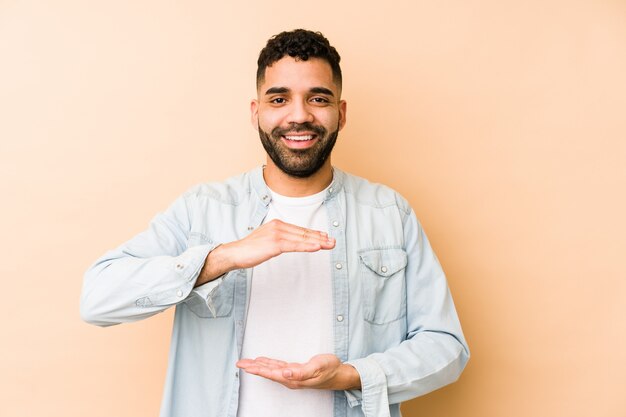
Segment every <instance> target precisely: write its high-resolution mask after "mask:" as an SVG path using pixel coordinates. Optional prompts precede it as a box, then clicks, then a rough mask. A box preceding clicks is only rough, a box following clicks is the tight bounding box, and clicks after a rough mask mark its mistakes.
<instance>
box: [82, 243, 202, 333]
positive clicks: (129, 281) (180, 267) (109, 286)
mask: <svg viewBox="0 0 626 417" xmlns="http://www.w3.org/2000/svg"><path fill="white" fill-rule="evenodd" d="M211 248H212V247H211V246H196V247H194V248H191V249H188V250H187V251H185V252H183V253H181V254H180V255H177V256H164V255H162V256H154V257H149V258H139V257H133V256H129V255H128V254H126V253H125V251H124V246H122V247H121V248H119V249H116V250H114V251H111V252H109V253H107V254H106V255H104V256H103V257H102V258H100V259H99V260H98V261H97V262H96V263H95V264H94V265H93V266H92V267H91V268H89V269H88V270H87V272H86V273H85V280H84V284H83V291H82V294H81V302H80V310H81V317H82V318H83V320H85V321H87V322H88V323H92V324H95V325H100V326H107V325H112V324H118V323H124V322H130V321H136V320H140V319H143V318H146V317H149V316H152V315H154V314H156V313H158V312H160V311H163V310H165V309H167V308H168V307H170V306H171V305H174V304H176V303H178V302H180V301H183V300H184V299H185V298H186V297H187V296H188V295H189V293H190V292H191V290H192V289H193V286H194V282H195V278H196V277H197V276H198V274H199V271H200V268H201V266H202V264H203V262H204V260H205V258H206V254H207V252H208V251H209V250H210V249H211Z"/></svg>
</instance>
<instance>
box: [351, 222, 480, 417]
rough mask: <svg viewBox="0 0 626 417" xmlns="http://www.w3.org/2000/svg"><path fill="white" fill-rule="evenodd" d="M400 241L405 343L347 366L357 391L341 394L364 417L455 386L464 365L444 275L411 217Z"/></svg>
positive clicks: (464, 346)
mask: <svg viewBox="0 0 626 417" xmlns="http://www.w3.org/2000/svg"><path fill="white" fill-rule="evenodd" d="M404 236H405V250H406V252H407V256H408V262H407V266H406V290H407V316H406V320H407V337H406V340H405V341H403V342H402V343H400V344H399V345H398V346H395V347H393V348H391V349H388V350H387V351H385V352H380V353H373V354H371V355H369V356H367V357H365V358H359V359H355V360H351V361H348V362H347V363H349V364H350V365H352V366H354V367H355V368H356V370H357V371H358V372H359V375H360V377H361V386H362V388H361V389H360V390H351V391H346V392H345V393H346V397H347V400H348V404H349V405H350V406H351V407H354V406H357V405H361V407H362V409H363V413H364V415H365V416H366V417H383V416H389V404H395V403H400V402H402V401H406V400H409V399H412V398H415V397H417V396H420V395H424V394H427V393H429V392H431V391H433V390H436V389H438V388H441V387H443V386H444V385H447V384H450V383H452V382H454V381H456V380H457V379H458V378H459V376H460V374H461V372H462V371H463V369H464V367H465V365H466V363H467V361H468V360H469V348H468V346H467V343H466V341H465V338H464V336H463V332H462V330H461V325H460V322H459V319H458V316H457V313H456V309H455V307H454V303H453V301H452V296H451V294H450V290H449V289H448V285H447V281H446V278H445V275H444V273H443V270H442V268H441V265H440V264H439V261H438V260H437V257H436V256H435V254H434V252H433V250H432V248H431V246H430V243H429V242H428V239H427V238H426V235H425V233H424V230H423V229H422V227H421V226H420V224H419V222H418V221H417V219H416V217H415V214H414V213H413V211H411V213H410V215H408V216H407V218H406V219H405V225H404Z"/></svg>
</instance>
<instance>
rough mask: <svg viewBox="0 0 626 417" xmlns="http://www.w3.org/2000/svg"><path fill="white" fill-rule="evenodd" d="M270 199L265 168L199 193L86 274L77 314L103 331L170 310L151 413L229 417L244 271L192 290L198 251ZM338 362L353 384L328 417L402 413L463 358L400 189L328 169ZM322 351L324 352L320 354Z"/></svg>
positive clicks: (445, 295) (250, 223)
mask: <svg viewBox="0 0 626 417" xmlns="http://www.w3.org/2000/svg"><path fill="white" fill-rule="evenodd" d="M270 201H271V194H270V192H269V190H268V188H267V185H266V184H265V182H264V180H263V172H262V168H260V167H259V168H257V169H255V170H253V171H251V172H248V173H245V174H242V175H239V176H237V177H233V178H230V179H228V180H226V181H225V182H223V183H211V184H203V185H199V186H196V187H194V188H192V189H191V190H189V191H188V192H186V193H185V194H184V195H183V196H181V197H180V198H179V199H178V200H176V201H175V202H174V203H173V204H172V205H171V206H170V207H169V208H168V210H166V211H165V212H164V213H162V214H160V215H158V216H156V217H155V218H154V219H153V221H152V223H151V225H150V228H149V229H148V230H146V231H144V232H142V233H140V234H139V235H137V236H135V237H134V238H133V239H131V240H130V241H128V242H126V243H124V244H123V245H122V246H120V247H119V248H117V249H114V250H112V251H110V252H108V253H106V254H105V255H104V256H103V257H101V258H100V259H98V260H97V261H96V263H95V264H94V265H93V266H91V267H90V268H89V270H88V271H87V273H86V274H85V281H84V285H83V291H82V296H81V315H82V317H83V319H84V320H85V321H87V322H89V323H93V324H96V325H100V326H108V325H113V324H118V323H125V322H130V321H135V320H140V319H144V318H146V317H149V316H151V315H153V314H156V313H158V312H161V311H163V310H165V309H167V308H169V307H171V306H176V314H175V318H174V329H173V333H172V340H171V346H170V356H169V364H168V372H167V377H166V383H165V389H164V395H163V402H162V406H161V416H162V417H182V416H184V417H195V416H198V417H200V416H210V417H214V416H215V417H217V416H220V417H222V416H223V417H236V415H237V406H238V401H239V370H238V369H237V368H236V367H235V362H236V361H237V360H238V359H239V358H240V353H241V346H242V341H243V332H244V330H245V323H246V311H247V308H246V306H247V304H248V298H249V289H250V285H249V284H250V277H251V270H250V269H244V270H235V271H231V272H229V273H228V274H226V275H224V276H223V277H221V278H219V279H217V280H215V281H212V282H209V283H207V284H205V285H203V286H201V287H198V288H197V289H195V290H194V283H195V281H196V279H197V278H198V275H199V273H200V270H201V269H202V266H203V265H204V262H205V259H206V256H207V254H208V253H209V252H210V251H211V250H212V249H213V248H215V247H216V246H217V245H219V244H220V243H225V242H231V241H234V240H238V239H242V238H243V237H245V236H246V235H248V234H249V233H251V231H253V230H254V229H255V228H257V227H259V226H260V225H261V223H262V221H263V219H264V217H265V215H266V214H267V211H268V205H269V203H270ZM324 204H326V206H327V210H328V221H329V225H328V230H329V234H330V235H331V236H333V237H334V238H335V239H336V246H335V248H334V249H333V250H332V251H331V264H330V265H329V268H331V271H332V285H333V308H334V311H333V316H332V317H326V318H320V319H326V320H332V322H333V329H334V344H335V352H334V353H335V354H336V355H337V356H338V357H339V359H341V360H342V361H344V362H348V363H350V364H351V365H353V366H354V367H355V368H356V369H357V371H358V373H359V375H360V377H361V385H362V388H361V389H360V390H353V391H336V392H335V396H334V416H335V417H356V416H366V417H382V416H394V417H396V416H400V402H402V401H405V400H409V399H411V398H414V397H416V396H419V395H423V394H426V393H428V392H430V391H432V390H435V389H437V388H439V387H442V386H444V385H446V384H449V383H451V382H454V381H455V380H456V379H457V378H458V377H459V375H460V373H461V372H462V370H463V368H464V367H465V364H466V363H467V360H468V359H469V350H468V347H467V343H466V342H465V339H464V337H463V333H462V331H461V327H460V324H459V320H458V317H457V314H456V311H455V308H454V304H453V301H452V297H451V296H450V292H449V290H448V286H447V282H446V278H445V276H444V273H443V271H442V269H441V266H440V265H439V262H438V261H437V258H436V257H435V254H434V253H433V251H432V249H431V247H430V245H429V243H428V240H427V238H426V235H425V234H424V231H423V230H422V227H421V226H420V224H419V223H418V221H417V219H416V217H415V214H414V213H413V210H412V209H411V208H410V207H409V205H408V203H407V202H406V200H404V199H403V198H402V197H401V196H400V195H399V194H397V193H396V192H394V191H393V190H391V189H390V188H387V187H385V186H382V185H379V184H372V183H369V182H367V181H366V180H364V179H361V178H358V177H355V176H352V175H349V174H346V173H343V172H341V171H340V170H338V169H334V177H333V183H332V184H331V186H330V187H329V188H328V190H327V196H326V199H325V201H324ZM320 353H322V352H320Z"/></svg>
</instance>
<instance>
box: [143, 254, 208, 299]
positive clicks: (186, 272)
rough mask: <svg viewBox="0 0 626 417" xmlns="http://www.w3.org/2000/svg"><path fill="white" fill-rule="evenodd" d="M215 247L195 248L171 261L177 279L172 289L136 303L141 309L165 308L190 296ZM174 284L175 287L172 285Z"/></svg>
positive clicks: (170, 265)
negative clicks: (164, 306) (208, 256)
mask: <svg viewBox="0 0 626 417" xmlns="http://www.w3.org/2000/svg"><path fill="white" fill-rule="evenodd" d="M214 247H215V245H201V246H194V247H193V248H189V249H187V250H186V251H185V252H183V253H182V254H181V255H179V256H176V257H173V258H171V259H169V260H168V261H167V262H168V263H169V267H170V268H171V269H172V270H174V271H175V272H176V273H175V274H174V275H171V276H173V277H177V278H176V279H175V280H174V282H171V283H170V285H171V286H170V288H168V289H166V290H165V291H158V292H156V293H153V294H150V295H149V296H146V297H142V298H140V299H138V300H137V301H136V304H137V306H139V307H151V306H163V305H172V304H176V303H178V302H180V301H182V300H184V299H185V298H187V296H189V294H190V293H191V291H192V290H193V286H194V284H195V282H196V280H197V279H198V276H199V275H200V271H201V270H202V267H203V266H204V261H205V259H206V257H207V255H208V254H209V252H210V251H211V250H213V248H214ZM172 284H174V285H172Z"/></svg>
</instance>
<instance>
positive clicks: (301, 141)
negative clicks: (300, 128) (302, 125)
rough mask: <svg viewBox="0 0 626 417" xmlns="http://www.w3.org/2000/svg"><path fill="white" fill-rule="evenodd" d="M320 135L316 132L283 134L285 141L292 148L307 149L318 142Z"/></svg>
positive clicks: (282, 137)
mask: <svg viewBox="0 0 626 417" xmlns="http://www.w3.org/2000/svg"><path fill="white" fill-rule="evenodd" d="M317 138H318V136H317V135H315V134H309V133H308V134H296V135H294V134H290V135H282V136H281V139H282V140H283V143H284V144H285V145H287V147H288V148H291V149H306V148H308V147H310V146H313V144H314V143H316V142H317Z"/></svg>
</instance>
